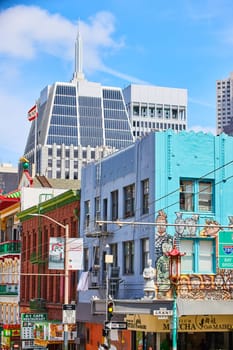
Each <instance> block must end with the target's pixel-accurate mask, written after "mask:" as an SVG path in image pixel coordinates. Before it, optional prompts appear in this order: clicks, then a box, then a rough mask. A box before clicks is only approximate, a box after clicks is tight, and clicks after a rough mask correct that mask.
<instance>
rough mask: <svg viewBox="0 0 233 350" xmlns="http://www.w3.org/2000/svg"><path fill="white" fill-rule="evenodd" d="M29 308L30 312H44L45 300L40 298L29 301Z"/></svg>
mask: <svg viewBox="0 0 233 350" xmlns="http://www.w3.org/2000/svg"><path fill="white" fill-rule="evenodd" d="M29 306H30V309H31V310H37V311H39V310H46V300H45V299H42V298H37V299H31V300H30V302H29Z"/></svg>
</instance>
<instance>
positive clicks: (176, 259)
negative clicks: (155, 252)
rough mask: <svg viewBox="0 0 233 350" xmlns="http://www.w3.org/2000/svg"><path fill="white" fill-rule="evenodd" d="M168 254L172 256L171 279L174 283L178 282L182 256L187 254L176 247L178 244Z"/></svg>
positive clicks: (170, 265)
mask: <svg viewBox="0 0 233 350" xmlns="http://www.w3.org/2000/svg"><path fill="white" fill-rule="evenodd" d="M166 255H167V256H169V257H170V264H169V273H170V280H171V281H172V282H174V283H177V281H178V280H179V278H180V265H181V264H180V261H181V256H183V255H185V253H181V252H180V251H179V249H177V248H176V245H175V244H174V245H173V248H172V250H171V251H170V252H168V253H167V254H166Z"/></svg>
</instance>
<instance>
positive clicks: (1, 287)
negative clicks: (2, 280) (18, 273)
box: [0, 284, 19, 295]
mask: <svg viewBox="0 0 233 350" xmlns="http://www.w3.org/2000/svg"><path fill="white" fill-rule="evenodd" d="M18 290H19V286H18V284H0V295H18Z"/></svg>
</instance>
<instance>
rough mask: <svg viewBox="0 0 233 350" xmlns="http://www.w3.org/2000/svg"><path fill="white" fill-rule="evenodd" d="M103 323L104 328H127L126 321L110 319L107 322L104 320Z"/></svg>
mask: <svg viewBox="0 0 233 350" xmlns="http://www.w3.org/2000/svg"><path fill="white" fill-rule="evenodd" d="M104 325H105V329H107V330H108V329H127V322H121V321H120V322H115V321H112V322H108V321H105V322H104Z"/></svg>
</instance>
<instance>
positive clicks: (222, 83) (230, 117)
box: [216, 72, 233, 135]
mask: <svg viewBox="0 0 233 350" xmlns="http://www.w3.org/2000/svg"><path fill="white" fill-rule="evenodd" d="M232 122H233V72H231V73H230V76H229V77H228V78H225V79H221V80H217V81H216V132H217V135H219V134H220V133H221V132H227V130H228V129H229V130H230V129H233V128H232V124H233V123H232ZM227 133H229V132H227Z"/></svg>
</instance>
